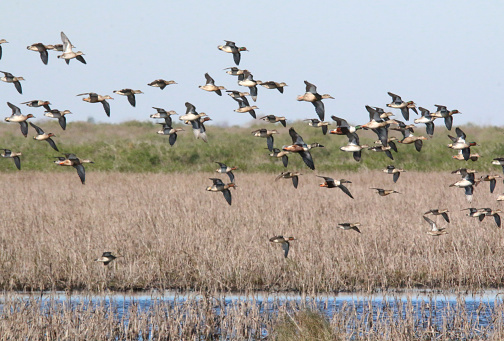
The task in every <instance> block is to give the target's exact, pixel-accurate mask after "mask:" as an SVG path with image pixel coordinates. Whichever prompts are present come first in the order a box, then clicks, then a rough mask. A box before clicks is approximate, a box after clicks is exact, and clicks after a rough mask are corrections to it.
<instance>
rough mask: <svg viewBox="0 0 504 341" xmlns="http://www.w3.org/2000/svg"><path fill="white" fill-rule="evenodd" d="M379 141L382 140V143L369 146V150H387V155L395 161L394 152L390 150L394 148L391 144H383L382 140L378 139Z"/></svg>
mask: <svg viewBox="0 0 504 341" xmlns="http://www.w3.org/2000/svg"><path fill="white" fill-rule="evenodd" d="M378 142H380V145H378V146H371V147H368V150H371V151H373V152H385V155H387V157H388V158H389V159H390V160H392V161H393V160H394V156H393V155H392V152H391V151H390V150H391V149H392V147H391V146H386V147H385V146H382V145H381V141H379V140H378Z"/></svg>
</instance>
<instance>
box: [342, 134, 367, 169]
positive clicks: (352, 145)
mask: <svg viewBox="0 0 504 341" xmlns="http://www.w3.org/2000/svg"><path fill="white" fill-rule="evenodd" d="M347 137H348V144H347V145H346V146H343V147H340V150H342V151H344V152H351V153H353V158H354V160H355V161H357V162H359V161H360V160H361V151H362V149H364V148H368V147H369V146H368V145H367V144H363V145H362V146H361V145H360V144H359V136H358V135H357V133H348V134H347Z"/></svg>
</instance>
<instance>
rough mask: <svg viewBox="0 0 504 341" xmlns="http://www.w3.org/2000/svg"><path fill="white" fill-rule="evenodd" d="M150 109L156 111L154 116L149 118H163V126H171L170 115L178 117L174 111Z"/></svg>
mask: <svg viewBox="0 0 504 341" xmlns="http://www.w3.org/2000/svg"><path fill="white" fill-rule="evenodd" d="M152 109H156V113H155V114H151V115H150V118H164V120H165V124H166V125H168V126H170V127H171V125H172V118H171V115H178V114H177V113H176V112H175V111H174V110H170V111H166V110H165V109H163V108H156V107H152Z"/></svg>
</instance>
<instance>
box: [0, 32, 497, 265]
mask: <svg viewBox="0 0 504 341" xmlns="http://www.w3.org/2000/svg"><path fill="white" fill-rule="evenodd" d="M61 40H62V44H56V45H44V44H42V43H36V44H32V45H30V46H28V47H27V49H28V50H30V51H35V52H38V53H39V54H40V58H41V60H42V62H43V63H44V64H47V63H48V60H49V54H48V51H50V50H54V51H60V52H62V54H61V55H58V56H57V57H58V58H60V59H63V60H65V62H66V63H67V64H69V63H70V61H71V60H72V59H77V60H78V61H80V62H81V63H83V64H86V61H85V59H84V57H83V55H84V53H83V52H81V51H77V52H74V51H73V48H74V46H73V45H72V43H71V42H70V40H69V39H68V37H67V36H66V35H65V33H63V32H61ZM4 43H7V41H6V40H5V39H0V59H1V57H2V44H4ZM218 49H219V50H221V51H223V52H226V53H231V54H232V55H233V60H234V63H235V64H236V66H233V67H228V68H226V69H224V70H226V73H227V74H229V75H231V76H236V77H237V83H238V85H239V86H242V87H245V88H247V89H248V91H247V92H244V91H238V90H229V89H226V88H225V87H224V86H220V85H215V80H214V79H213V78H212V77H211V76H210V75H209V74H208V73H206V74H205V75H204V76H205V84H204V85H200V86H199V88H200V89H202V90H204V91H208V92H214V93H216V94H217V95H218V96H222V94H223V92H222V91H225V92H227V93H228V95H229V96H230V97H231V98H232V99H233V100H235V101H236V102H237V104H238V108H237V109H235V110H234V111H235V112H238V113H248V114H250V115H251V117H252V118H254V119H256V118H257V116H256V112H255V110H256V109H258V108H257V106H255V105H251V104H250V102H249V100H248V97H250V98H251V99H252V100H253V101H254V102H256V101H257V97H258V85H261V86H263V87H264V88H266V89H277V90H278V91H279V93H280V94H283V92H284V87H286V86H287V84H285V83H284V82H276V81H266V82H262V81H260V80H255V79H254V76H253V75H252V73H251V72H250V71H249V70H246V69H240V68H239V67H238V66H239V64H240V60H241V52H243V51H248V50H247V48H246V47H241V46H237V45H236V44H235V43H234V42H232V41H225V44H224V45H219V46H218ZM0 72H1V73H3V74H4V76H3V77H1V78H0V80H2V81H3V82H6V83H13V85H14V86H15V88H16V90H17V91H18V92H19V93H20V94H22V87H21V83H20V81H24V78H23V77H20V76H14V75H13V74H11V73H10V72H6V71H0ZM304 83H305V86H306V88H305V89H306V90H305V93H304V94H303V95H299V96H297V100H298V101H304V102H309V103H311V104H312V105H313V107H314V109H315V113H316V114H317V116H318V118H310V119H306V120H305V121H307V122H308V125H309V126H311V127H314V128H321V131H322V134H324V135H325V134H327V133H328V132H329V134H334V135H344V136H346V137H347V139H348V143H347V144H346V145H344V146H341V147H340V150H341V151H343V152H350V153H352V155H353V158H354V160H355V161H357V162H359V161H361V159H362V151H363V150H370V151H373V152H382V153H383V154H385V155H386V157H388V158H390V159H391V160H394V156H393V154H392V151H393V152H396V153H397V152H398V149H397V145H396V143H400V144H413V145H414V146H415V149H416V150H417V151H418V152H421V150H422V146H423V141H426V140H428V139H429V138H431V137H432V136H433V135H434V129H435V125H434V121H435V120H436V119H441V118H442V119H444V125H445V126H446V129H447V130H448V131H451V130H452V125H453V115H455V114H460V112H459V111H458V110H448V108H447V107H446V106H444V105H435V107H436V110H435V111H434V112H430V111H429V110H428V109H425V108H423V107H418V108H417V106H416V104H415V103H414V102H413V101H403V100H402V98H401V97H400V96H399V95H396V94H394V93H391V92H389V93H388V95H389V96H390V97H391V102H390V103H388V104H387V105H386V106H387V107H388V108H392V109H399V110H400V112H401V114H402V117H403V118H404V120H405V121H409V119H410V110H411V111H413V112H414V113H416V114H417V115H418V114H419V113H418V110H420V117H419V118H417V119H414V121H413V122H414V124H407V123H405V122H404V121H401V120H398V119H393V118H391V117H393V116H395V115H394V114H393V113H392V112H387V111H385V110H384V109H383V108H380V107H372V106H368V105H366V106H365V108H366V110H367V111H368V113H369V122H367V123H365V124H362V125H356V126H352V125H350V124H349V123H348V122H347V120H346V119H344V118H340V117H336V116H331V118H332V120H333V121H334V123H332V122H331V123H330V122H327V121H325V107H324V102H323V100H325V99H334V97H332V96H331V95H329V94H319V93H318V92H317V87H316V86H315V85H314V84H312V83H310V82H308V81H304ZM172 84H177V83H176V82H175V81H173V80H169V81H166V80H164V79H156V80H154V81H152V82H150V83H148V85H149V86H152V87H158V88H160V89H161V90H163V89H165V87H167V86H168V85H172ZM113 93H115V94H117V95H122V96H126V97H127V99H128V102H129V103H130V105H131V106H133V107H135V106H136V97H135V95H138V94H143V92H142V91H141V90H136V89H129V88H125V89H121V90H115V91H113ZM77 96H86V97H84V98H82V100H83V101H85V102H88V103H101V104H102V106H103V109H104V111H105V113H106V115H107V116H109V117H110V113H111V108H110V104H109V102H108V101H107V100H111V99H113V98H112V97H111V96H109V95H99V94H97V93H95V92H87V93H81V94H78V95H77ZM21 104H25V105H27V106H28V107H32V108H36V107H43V108H44V109H45V114H44V115H45V116H47V117H50V118H56V119H58V122H59V124H60V126H61V128H62V129H63V130H65V129H66V117H65V116H66V115H67V114H71V112H70V111H69V110H64V111H60V110H58V109H51V107H50V105H51V103H50V102H49V101H47V100H30V101H26V102H23V103H21ZM7 105H8V106H9V108H10V109H11V110H12V115H11V116H10V117H6V118H5V121H7V122H15V123H19V125H20V129H21V133H22V134H23V136H25V137H27V135H28V128H29V126H28V123H29V125H30V126H31V127H33V128H34V129H35V131H36V133H37V135H36V136H34V137H33V138H34V139H35V140H37V141H46V142H48V144H49V145H50V147H51V148H53V149H54V150H55V151H58V152H59V149H58V147H57V145H56V143H55V141H54V140H53V139H52V137H54V136H55V135H54V134H53V133H46V132H45V131H44V130H43V129H42V128H41V127H39V126H37V125H35V124H33V123H32V122H29V121H28V120H29V119H30V118H33V117H34V116H33V115H32V114H28V115H23V114H22V113H21V109H20V108H19V107H17V106H16V105H14V104H12V103H10V102H7ZM185 107H186V111H185V114H184V115H180V117H179V120H180V121H182V122H183V123H184V124H186V125H191V127H192V130H193V133H194V136H195V138H196V139H201V140H203V141H204V142H208V137H207V134H206V128H205V125H204V123H205V122H207V121H209V120H211V118H210V117H208V115H207V114H205V113H203V112H201V113H198V112H197V111H196V107H195V106H194V105H193V104H191V103H189V102H186V103H185ZM153 109H155V110H156V113H154V114H152V115H150V117H151V118H153V119H163V120H164V121H163V122H162V123H160V124H161V125H162V128H161V129H160V130H159V131H158V132H157V133H158V134H160V135H166V136H168V143H169V144H170V145H171V146H173V145H174V144H175V143H176V141H177V133H179V132H181V131H184V129H183V128H179V127H174V125H173V121H172V115H178V114H177V113H176V112H175V111H173V110H169V111H167V110H165V109H163V108H158V107H153ZM417 109H418V110H417ZM259 119H260V120H263V121H265V122H268V123H270V124H276V123H280V124H281V126H283V127H287V123H286V120H287V119H286V118H285V117H281V116H275V115H267V116H263V117H260V118H259ZM332 124H334V125H335V128H334V129H329V125H332ZM415 124H425V127H426V135H427V136H428V137H425V136H418V135H414V132H415V131H414V130H415V129H416V125H415ZM360 129H363V130H371V131H372V132H374V133H375V134H376V136H377V140H376V141H375V143H374V145H373V146H368V145H361V144H360V142H359V136H358V134H357V132H358V131H359V130H360ZM389 131H398V132H400V133H401V134H402V139H398V138H396V137H394V136H389ZM278 133H279V131H278V130H277V129H271V130H270V129H266V128H261V129H257V130H254V131H253V132H252V135H253V136H254V137H259V138H265V139H266V146H267V149H268V150H269V151H270V153H271V154H269V155H270V156H271V157H274V158H277V159H281V160H282V163H283V166H284V167H288V163H289V159H288V157H289V156H290V155H293V154H298V155H299V156H300V157H301V159H302V160H303V162H304V163H305V164H306V166H307V167H308V168H310V169H311V170H315V162H314V159H313V157H312V154H311V150H312V149H314V148H324V146H323V145H321V144H319V143H317V142H313V143H310V144H308V143H306V142H305V141H304V140H303V138H302V137H301V136H300V135H299V134H298V133H297V132H296V131H295V129H294V128H292V127H290V128H289V135H290V137H291V140H292V144H290V145H283V146H282V147H281V148H277V147H275V141H274V137H273V136H274V135H275V134H278ZM455 134H456V136H451V135H448V137H449V138H450V140H451V141H452V143H450V144H448V147H449V148H451V149H453V150H455V151H457V154H456V155H454V156H453V158H454V159H456V160H464V161H468V160H472V161H477V160H478V159H479V157H480V156H479V155H478V154H477V153H475V154H473V153H471V147H473V146H477V144H476V143H475V142H469V141H467V137H466V134H465V133H464V132H463V131H462V129H460V128H459V127H456V128H455ZM0 150H3V151H4V152H3V153H2V154H0V155H1V156H2V157H4V158H12V159H13V160H14V163H15V166H16V167H17V168H18V169H19V170H20V169H21V160H20V156H21V155H22V154H21V153H20V152H13V151H11V150H10V149H0ZM63 155H64V156H58V157H56V159H57V160H56V161H54V163H55V164H57V165H59V166H72V167H74V168H75V169H76V170H77V174H78V176H79V178H80V180H81V183H82V184H85V169H84V166H83V164H84V163H93V161H91V160H88V159H80V158H78V157H77V156H76V155H75V154H73V153H64V154H63ZM216 163H217V164H218V165H219V168H217V169H216V172H217V173H220V174H227V175H228V177H229V180H230V181H229V182H225V181H223V180H222V179H220V178H210V180H211V181H212V185H211V186H208V187H207V188H206V190H207V191H210V192H221V193H222V194H223V196H224V198H225V200H226V202H227V203H228V204H229V205H231V204H232V195H231V191H230V189H231V188H236V184H235V176H234V174H233V170H236V169H237V168H236V167H229V166H227V165H226V164H224V163H222V162H216ZM492 163H493V164H496V165H500V166H502V168H503V171H504V158H495V159H494V160H493V162H492ZM383 171H384V172H385V173H387V174H391V175H392V179H393V182H394V183H396V182H397V181H398V180H399V177H400V174H401V173H402V172H405V170H404V169H400V168H396V167H395V166H393V165H389V166H388V167H387V168H385V169H384V170H383ZM452 173H456V174H460V175H461V176H462V179H461V180H459V181H457V182H455V183H453V184H451V185H450V187H458V188H463V189H464V192H465V195H466V198H467V201H468V202H469V203H470V202H472V196H473V191H474V187H475V186H476V185H478V183H479V182H481V181H488V182H490V192H491V193H493V191H494V189H495V186H496V179H498V178H501V176H499V175H486V176H484V177H483V176H482V177H480V178H476V177H475V173H476V171H475V170H472V169H468V168H460V169H457V170H455V171H453V172H452ZM300 175H302V174H301V173H300V172H291V171H283V172H281V173H280V174H279V175H278V176H277V177H276V179H275V180H279V179H291V180H292V184H293V186H294V188H297V187H298V183H299V176H300ZM317 176H318V177H320V178H322V179H323V180H324V182H323V183H321V184H320V187H326V188H336V187H337V188H339V189H340V190H341V191H343V193H345V194H346V195H347V196H348V197H350V198H351V199H353V196H352V194H351V192H350V190H349V189H348V188H347V187H346V184H349V183H351V181H349V180H346V179H333V178H331V177H327V176H320V175H317ZM371 189H373V190H376V192H377V193H378V194H379V195H380V196H387V195H390V194H400V193H399V192H397V191H395V190H393V189H383V188H375V187H373V188H371ZM497 200H499V201H501V200H504V195H501V196H499V197H498V198H497ZM467 210H469V214H468V215H469V216H471V217H477V218H478V219H479V221H482V220H483V219H484V218H485V217H487V216H493V217H494V219H495V222H496V224H497V226H498V227H500V226H501V220H500V216H499V213H500V212H501V211H500V210H494V209H491V208H480V209H477V208H468V209H467ZM428 215H434V216H437V215H441V216H442V217H443V218H444V220H446V222H448V223H449V222H450V220H449V217H448V210H447V209H431V210H429V211H427V212H425V213H424V215H423V218H424V219H425V221H426V222H427V223H429V225H430V227H431V228H430V230H429V231H428V232H427V233H428V234H430V235H432V236H440V235H443V234H446V233H447V231H446V229H445V228H440V227H438V226H437V224H436V223H435V222H434V221H433V220H432V219H430V218H429V217H428ZM360 225H361V224H360V223H358V222H346V223H340V224H338V227H339V228H341V229H343V230H354V231H356V232H358V233H361V231H360V229H359V227H360ZM293 240H296V239H295V238H294V237H283V236H275V237H273V238H271V239H270V242H273V243H279V244H281V245H282V248H283V250H284V256H285V257H286V258H287V256H288V252H289V246H290V241H293ZM115 258H117V257H116V256H113V255H112V253H111V252H105V253H103V255H102V257H100V258H98V259H96V261H99V262H103V264H104V265H107V264H109V263H110V262H111V261H113V260H114V259H115Z"/></svg>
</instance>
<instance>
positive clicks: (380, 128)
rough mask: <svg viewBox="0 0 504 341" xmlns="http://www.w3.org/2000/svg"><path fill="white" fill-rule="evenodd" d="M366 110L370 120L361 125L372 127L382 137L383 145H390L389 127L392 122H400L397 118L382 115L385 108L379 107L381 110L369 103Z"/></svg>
mask: <svg viewBox="0 0 504 341" xmlns="http://www.w3.org/2000/svg"><path fill="white" fill-rule="evenodd" d="M365 108H366V110H367V111H368V113H369V122H368V123H366V124H362V125H361V127H362V128H363V129H366V130H367V129H371V130H372V131H373V132H374V133H375V134H376V135H377V136H378V138H379V139H380V141H381V144H382V146H384V147H387V146H388V128H389V127H390V125H391V124H399V122H397V121H396V120H389V119H387V120H384V119H383V118H382V117H381V116H382V114H381V112H382V111H383V109H380V108H378V109H379V110H377V109H375V108H373V107H370V106H369V105H366V106H365Z"/></svg>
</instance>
